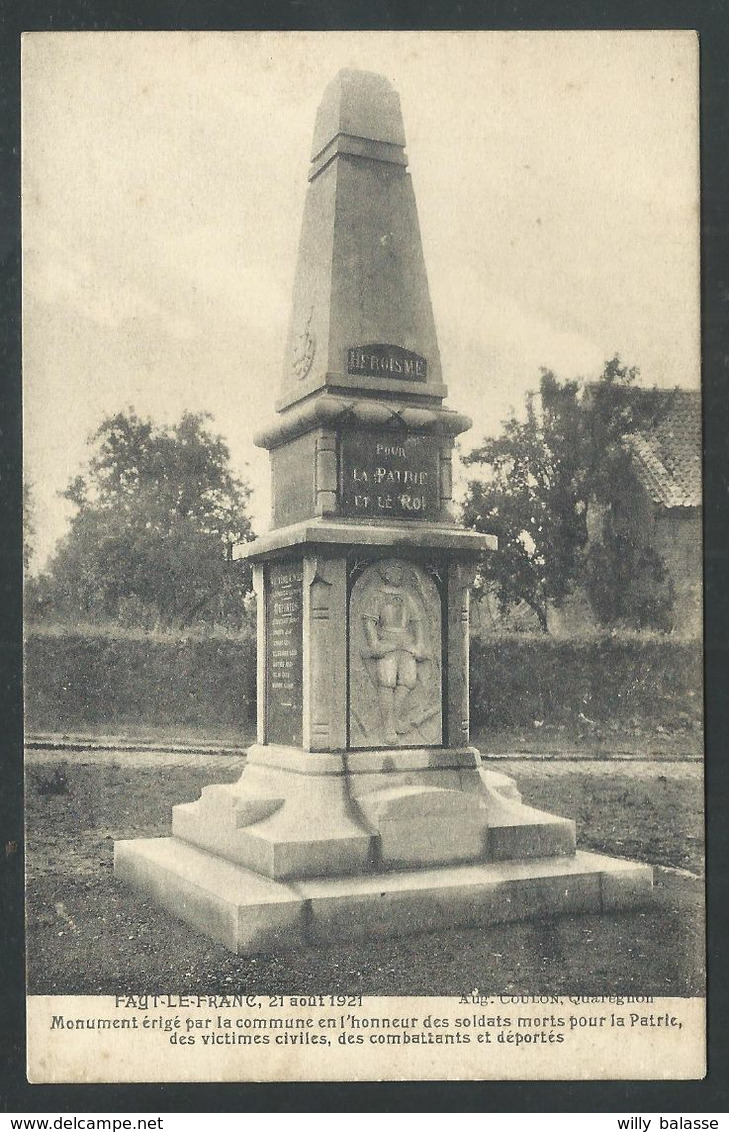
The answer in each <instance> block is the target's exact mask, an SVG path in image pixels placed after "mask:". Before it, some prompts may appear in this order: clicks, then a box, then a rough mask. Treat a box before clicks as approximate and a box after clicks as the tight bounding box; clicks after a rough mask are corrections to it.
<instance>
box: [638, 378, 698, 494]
mask: <svg viewBox="0 0 729 1132" xmlns="http://www.w3.org/2000/svg"><path fill="white" fill-rule="evenodd" d="M641 401H643V404H644V405H646V404H647V406H649V408H650V416H651V422H650V424H649V425H645V426H643V427H642V428H640V429H639V430H638V431H637V432H635V433H633V434H632V435H631V437H630V448H631V451H632V453H633V460H634V466H635V470H636V474H637V476H638V479H639V480H640V482H641V483H642V485H643V487H644V488H645V490H646V491H647V493H648V495H649V497H650V498H651V499H652V500H653V502H654V503H657V504H659V505H660V506H662V507H700V506H701V394H700V393H699V392H698V391H693V390H689V389H650V390H645V391H641Z"/></svg>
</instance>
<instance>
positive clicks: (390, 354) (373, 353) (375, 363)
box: [347, 345, 428, 381]
mask: <svg viewBox="0 0 729 1132" xmlns="http://www.w3.org/2000/svg"><path fill="white" fill-rule="evenodd" d="M347 373H349V374H353V375H355V376H357V375H360V374H362V375H365V376H367V377H394V378H395V379H396V380H398V381H425V380H426V379H427V377H428V363H427V361H426V360H425V358H423V357H421V356H420V354H414V353H413V352H412V350H404V349H403V348H402V346H381V345H372V346H352V347H350V349H349V350H347Z"/></svg>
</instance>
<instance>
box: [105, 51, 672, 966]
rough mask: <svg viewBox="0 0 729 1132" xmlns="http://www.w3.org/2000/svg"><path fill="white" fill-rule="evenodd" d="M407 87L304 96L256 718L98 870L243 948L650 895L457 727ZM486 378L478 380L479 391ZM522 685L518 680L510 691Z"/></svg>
mask: <svg viewBox="0 0 729 1132" xmlns="http://www.w3.org/2000/svg"><path fill="white" fill-rule="evenodd" d="M407 165H408V161H407V157H406V154H405V135H404V129H403V122H402V115H401V111H400V102H399V98H398V95H397V93H396V92H395V90H394V89H393V87H392V86H391V84H390V83H389V82H388V81H387V80H386V79H385V78H384V77H382V76H380V75H376V74H371V73H368V72H363V71H343V72H341V73H340V74H339V75H338V76H337V77H336V78H335V79H334V81H333V82H332V83H331V84H330V85H329V87H328V88H327V90H326V92H325V94H324V98H323V101H322V103H321V106H320V108H319V112H318V115H317V119H316V125H315V129H314V140H313V145H312V154H311V165H310V170H309V187H308V192H307V197H306V203H305V209H304V218H303V224H302V231H301V240H300V245H299V258H298V266H297V270H296V277H295V283H294V295H293V305H292V313H291V322H290V329H289V335H288V342H287V345H286V351H285V363H284V370H283V380H282V383H281V391H280V397H279V400H278V402H277V403H276V419H275V421H274V422H273V423H272V424H271V425H270V426H269V427H267V428H265V429H263V430H262V431H261V432H260V433H259V435H258V438H257V443H258V444H260V445H261V446H263V447H264V448H266V449H268V451H269V452H270V460H271V474H272V480H273V484H272V525H271V530H270V531H269V532H268V533H267V534H266V535H264V536H263V537H262V538H259V539H258V540H257V541H256V542H253V543H250V544H246V545H245V546H242V547H240V548H239V553H240V556H241V557H244V558H246V559H248V560H249V561H250V562H251V564H252V566H253V574H254V584H255V590H256V594H257V601H258V615H257V616H258V626H257V634H258V705H257V710H258V724H257V726H258V733H257V742H256V743H255V744H254V745H253V746H252V747H250V748H249V750H248V752H247V762H246V766H245V769H244V771H243V773H242V775H241V777H240V779H239V781H238V782H236V783H234V784H232V785H210V786H207V787H206V788H205V789H204V790H203V792H202V796H201V797H200V799H199V800H198V801H195V802H192V803H186V804H182V805H178V806H175V808H174V811H173V819H172V836H171V837H164V838H150V839H144V840H134V841H120V842H117V844H116V847H115V873H116V876H117V877H118V878H119V879H120V880H121V881H123V882H125V883H128V884H130V885H132V886H134V887H135V888H136V889H138V890H140V891H141V892H143V893H144V894H146V895H147V896H149V897H151V898H153V899H154V900H156V901H157V902H158V903H159V904H161V905H162V906H163V907H164V908H166V909H167V910H169V912H171V913H172V914H173V915H175V916H177V917H179V918H180V919H182V920H184V921H186V922H187V923H188V924H190V925H191V926H192V927H194V928H196V929H197V930H199V931H200V932H203V933H206V934H207V935H209V936H211V937H213V938H214V939H216V940H218V941H219V942H220V943H222V944H224V945H225V946H226V947H228V948H230V949H231V950H233V951H236V952H239V953H241V954H245V953H255V952H266V951H269V952H271V951H278V950H284V949H296V948H300V947H302V946H305V945H316V944H331V943H334V942H336V941H339V940H355V939H359V940H362V939H369V938H376V937H378V936H384V935H406V934H408V933H412V932H419V931H428V930H436V929H444V928H448V927H454V926H457V925H461V926H465V925H471V926H482V927H484V928H486V927H488V926H489V925H491V924H495V923H499V922H504V921H509V920H518V919H524V918H538V917H546V916H553V915H559V914H575V913H580V912H589V913H599V912H612V911H614V910H615V911H618V910H620V909H625V908H630V907H634V906H635V905H636V904H639V903H641V902H643V901H644V900H645V899H646V898H647V896H648V894H649V893H650V890H651V887H652V870H651V869H650V868H649V867H648V866H645V865H642V864H637V863H633V862H629V861H623V860H616V859H612V858H609V857H604V856H599V855H596V854H594V853H585V852H581V851H578V850H576V846H575V825H574V822H573V821H571V820H569V819H567V818H563V817H555V816H553V815H551V814H547V813H543V812H541V811H540V810H537V809H533V808H531V807H529V806H526V805H524V804H523V803H522V801H521V798H520V795H519V793H518V790H517V788H516V785H515V783H514V782H513V781H512V780H511V779H510V778H508V777H506V776H505V775H503V774H499V773H496V772H494V771H490V770H486V769H484V767H483V765H482V759H481V756H480V754H479V752H478V751H477V750H476V749H475V748H474V747H472V746H470V743H469V681H468V663H469V658H468V644H469V591H470V587H471V585H472V583H473V580H474V576H475V571H476V566H477V562H478V560H479V557H480V556H481V555H483V554H484V553H494V554H495V553H498V548H497V546H496V540H495V539H494V538H492V537H491V536H488V535H482V534H477V533H475V532H473V531H466V530H464V529H462V528H461V527H460V526H459V524H458V522H457V521H456V519H455V517H454V513H453V507H452V500H451V494H452V489H451V455H452V450H453V446H454V442H455V438H456V437H457V436H458V435H459V434H460V433H463V432H464V431H465V430H466V429H468V428H469V427H470V423H471V422H470V421H469V419H468V418H467V417H466V416H464V415H462V414H461V413H458V412H455V411H454V410H452V409H449V408H447V407H445V405H444V401H445V398H446V395H447V387H446V385H445V384H444V375H443V374H442V372H441V362H440V356H439V351H438V343H437V338H436V331H435V325H434V320H433V313H432V309H431V303H430V297H429V290H428V281H427V276H426V269H425V262H424V258H423V250H422V244H421V239H420V230H419V225H418V217H417V211H416V206H415V197H414V193H413V186H412V183H411V179H410V175H409V173H408V169H407ZM484 396H488V390H487V389H484ZM514 694H515V695H518V689H515V691H514Z"/></svg>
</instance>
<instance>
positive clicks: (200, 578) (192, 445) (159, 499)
mask: <svg viewBox="0 0 729 1132" xmlns="http://www.w3.org/2000/svg"><path fill="white" fill-rule="evenodd" d="M208 420H210V417H209V415H208V414H203V413H185V414H184V415H183V416H182V418H181V419H180V421H179V422H178V423H177V424H176V425H174V426H173V427H164V426H163V427H160V426H158V425H155V424H154V423H153V422H152V421H151V420H149V419H147V420H145V419H142V418H141V417H139V416H137V414H136V413H135V412H134V411H133V410H131V409H130V410H129V411H128V412H122V413H117V414H116V415H114V416H111V417H107V418H106V419H105V420H103V421H102V423H101V425H100V426H99V428H98V430H97V431H96V432H95V433H94V435H93V436H92V437H91V439H90V446H91V449H92V451H91V456H90V458H89V461H88V466H87V469H86V471H85V472H84V474H82V475H79V476H76V477H75V478H74V479H73V480H72V481H71V483H70V484H69V486H68V487H67V489H66V490H65V491H64V492H63V493H62V494H63V496H64V497H65V498H66V499H68V500H69V501H70V502H71V503H72V504H73V505H74V508H75V514H74V516H73V518H72V519H71V524H70V529H69V531H68V534H67V535H66V536H65V538H64V539H63V540H62V541H61V543H60V544H59V547H58V549H57V552H56V554H55V557H54V559H53V560H52V562H51V564H50V568H49V571H48V573H47V575H46V576H45V577H44V578H42V579H41V580H40V582H39V585H38V600H39V601H40V602H41V604H43V605H44V606H45V608H46V612H50V613H53V614H55V615H58V616H73V617H76V618H81V619H85V618H89V619H111V620H119V621H122V622H123V621H127V622H131V623H139V622H142V623H147V624H150V623H151V624H161V625H165V626H186V625H189V624H191V623H192V622H194V621H207V622H218V623H228V624H239V623H240V620H241V616H242V607H243V598H244V596H245V594H246V592H247V591H248V590H249V589H250V580H249V575H248V572H247V571H246V570H245V569H244V568H242V567H241V566H240V565H239V564H238V563H234V562H233V561H232V548H233V546H234V544H235V543H238V542H243V541H246V540H248V539H249V538H251V525H250V519H249V517H248V513H247V505H248V500H249V496H250V489H249V488H248V487H247V485H245V484H244V483H243V482H242V481H241V480H240V479H239V478H237V477H236V476H235V475H234V474H233V473H232V471H231V469H230V453H229V451H228V448H227V446H226V445H225V443H224V441H223V440H222V438H221V437H220V436H217V435H215V434H214V433H212V432H211V431H210V430H209V428H208V427H207V421H208Z"/></svg>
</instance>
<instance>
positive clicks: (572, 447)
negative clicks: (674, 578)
mask: <svg viewBox="0 0 729 1132" xmlns="http://www.w3.org/2000/svg"><path fill="white" fill-rule="evenodd" d="M637 372H638V371H637V370H636V369H635V368H633V367H627V366H624V365H622V364H621V362H620V359H619V358H618V357H617V356H616V357H614V358H612V359H611V360H610V361H608V362H607V363H606V364H605V368H604V370H603V373H602V375H601V376H600V378H599V380H598V381H597V382H593V383H590V384H588V385H585V384H584V383H582V382H579V381H565V382H560V381H559V380H558V379H557V378H556V377H555V375H554V374H553V373H552V372H551V371H549V370H542V371H541V381H540V387H539V393H538V395H537V394H535V393H530V394H528V395H527V400H526V411H525V414H524V417H523V419H518V418H517V417H516V416H512V417H510V418H509V419H508V420H507V421H505V423H504V426H503V432H502V434H501V435H500V436H498V437H495V438H492V439H488V440H486V441H485V442H484V443H483V444H482V445H481V447H480V448H477V449H475V450H474V451H473V452H471V453H470V455H469V456H467V457H466V458H465V463H466V464H467V465H470V466H477V467H479V468H480V469H481V470H482V473H483V476H482V478H479V479H471V480H470V481H469V484H468V489H467V493H466V498H465V502H464V506H463V518H464V521H465V523H466V524H467V525H468V526H470V527H473V528H475V529H476V530H479V531H483V532H486V533H491V534H495V535H497V536H498V539H499V551H498V552H497V553H495V554H489V555H487V556H485V558H484V559H483V561H482V564H481V568H480V572H479V581H480V584H481V586H482V587H489V588H492V589H494V590H495V592H496V594H497V597H498V599H499V602H500V605H501V607H502V609H503V610H506V609H508V608H509V607H510V606H512V605H513V604H515V603H517V602H519V601H524V602H526V603H527V604H528V605H529V606H530V607H531V608H532V609H533V610H534V612H535V613H536V615H537V617H538V619H539V623H540V625H541V627H542V629H544V630H545V631H546V629H547V626H548V609H549V606H550V605H554V606H557V607H559V606H560V605H561V604H563V603H564V601H565V599H566V598H567V597H568V596H569V595H570V594H572V593H573V592H574V591H575V589H576V587H577V586H581V587H583V588H584V590H585V592H586V594H587V596H588V597H589V600H590V603H591V605H592V607H593V610H594V612H595V614H596V616H597V618H598V620H599V621H600V622H601V623H603V624H612V623H615V622H617V621H622V622H625V623H627V624H632V625H657V624H660V623H661V622H662V621H663V620H664V618H665V614H666V611H667V608H668V607H669V606H670V603H671V601H672V595H671V592H670V584H669V581H668V578H667V576H666V572H665V569H664V567H663V564H662V562H661V560H660V558H659V557H658V555H657V554H656V552H655V551H654V550H653V549H652V548H651V547H650V546H649V545H648V544H647V542H646V532H645V530H643V529H642V527H641V525H640V523H639V522H636V515H635V511H634V509H633V507H632V503H633V500H634V495H635V481H634V479H633V477H632V471H631V450H630V443H629V437H630V435H631V433H634V432H635V431H636V429H638V428H640V427H641V426H644V425H646V424H647V423H649V417H650V413H651V411H652V402H651V399H650V397H648V396H646V394H645V391H643V390H640V389H638V388H636V387H635V384H634V382H635V378H636V376H637ZM590 515H592V516H599V524H598V525H599V532H598V533H597V534H595V533H594V532H593V533H592V535H591V534H590V532H589V531H588V525H589V524H588V518H589V516H590Z"/></svg>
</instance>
